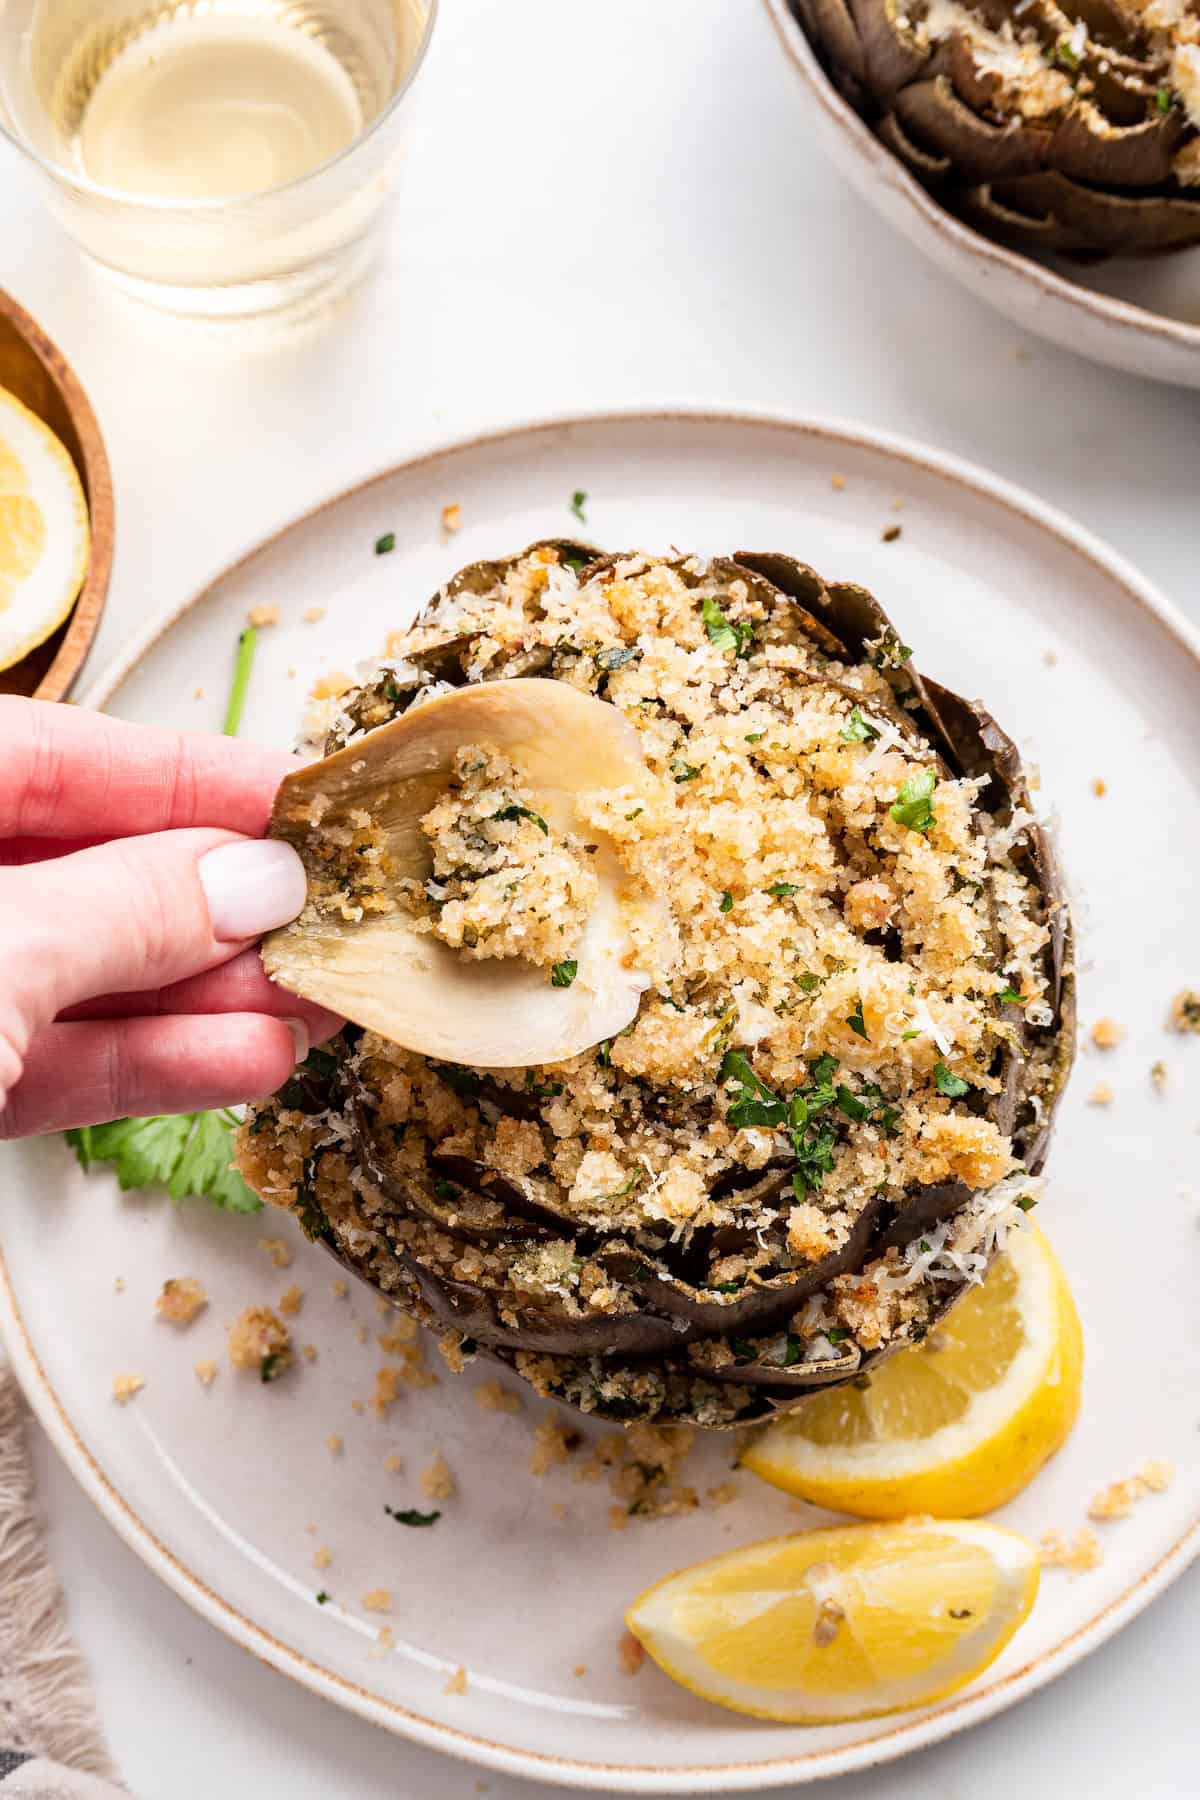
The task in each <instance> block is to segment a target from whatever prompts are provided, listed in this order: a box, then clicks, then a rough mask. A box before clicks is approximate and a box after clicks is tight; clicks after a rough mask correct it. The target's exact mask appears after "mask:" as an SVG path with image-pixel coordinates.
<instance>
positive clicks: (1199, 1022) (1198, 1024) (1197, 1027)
mask: <svg viewBox="0 0 1200 1800" xmlns="http://www.w3.org/2000/svg"><path fill="white" fill-rule="evenodd" d="M1171 1026H1172V1029H1173V1030H1175V1031H1200V994H1197V993H1194V992H1193V991H1192V989H1191V988H1184V989H1183V991H1182V992H1181V993H1178V994H1176V996H1175V998H1174V999H1173V1000H1172V1002H1171Z"/></svg>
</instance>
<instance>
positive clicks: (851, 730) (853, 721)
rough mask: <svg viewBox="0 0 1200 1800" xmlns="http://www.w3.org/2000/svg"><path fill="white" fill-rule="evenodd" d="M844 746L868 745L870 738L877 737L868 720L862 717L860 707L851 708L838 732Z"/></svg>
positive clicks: (876, 732)
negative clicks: (848, 715)
mask: <svg viewBox="0 0 1200 1800" xmlns="http://www.w3.org/2000/svg"><path fill="white" fill-rule="evenodd" d="M838 736H839V737H840V738H841V740H842V742H843V743H844V744H869V743H870V741H871V739H872V738H877V737H878V736H879V733H878V731H877V730H876V729H875V727H874V725H872V723H871V721H870V719H868V718H865V717H864V716H863V709H862V707H861V706H855V707H852V708H851V710H850V717H849V718H848V719H847V720H846V723H845V724H844V725H843V726H842V729H841V730H840V731H839V732H838Z"/></svg>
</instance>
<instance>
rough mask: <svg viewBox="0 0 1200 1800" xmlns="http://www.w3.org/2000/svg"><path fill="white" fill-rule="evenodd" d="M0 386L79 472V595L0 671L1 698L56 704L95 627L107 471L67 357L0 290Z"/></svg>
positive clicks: (103, 577) (107, 534)
mask: <svg viewBox="0 0 1200 1800" xmlns="http://www.w3.org/2000/svg"><path fill="white" fill-rule="evenodd" d="M0 387H4V388H7V389H8V391H9V393H10V394H15V395H16V397H17V399H18V400H21V401H23V402H24V404H25V405H26V406H27V407H29V409H30V411H31V412H35V413H36V414H37V415H38V417H39V418H40V419H44V420H45V422H46V424H47V425H49V427H50V429H51V431H53V432H54V433H55V434H56V435H57V436H58V437H59V438H61V439H62V442H63V443H64V444H65V446H66V448H67V452H68V454H69V455H70V458H71V461H72V462H73V463H74V464H75V467H76V468H77V469H78V471H79V479H80V481H82V483H83V491H84V493H85V494H86V496H87V502H88V511H89V512H90V514H91V522H92V548H91V555H90V556H89V558H88V566H87V573H86V575H85V576H84V580H83V586H82V588H81V589H80V590H79V598H78V599H77V600H76V602H75V605H74V607H73V608H72V610H71V611H70V612H69V613H68V615H67V617H66V618H65V619H64V620H63V622H62V624H61V625H60V626H59V627H58V630H57V631H55V632H53V633H52V634H51V635H50V637H48V638H47V639H46V642H45V643H44V644H39V645H38V647H37V649H36V650H31V651H30V653H29V655H28V656H25V657H22V659H21V661H20V662H19V663H14V664H13V666H12V668H11V669H0V694H31V695H33V697H34V698H35V699H37V700H62V699H63V698H64V697H65V696H66V695H67V694H68V693H69V692H70V690H71V687H72V685H73V683H74V681H75V677H76V676H77V675H78V673H79V671H80V669H81V668H82V667H83V663H84V659H85V657H86V656H87V653H88V651H89V650H90V649H91V646H92V639H93V638H94V637H95V635H96V631H97V629H98V627H99V624H100V615H101V614H102V613H103V611H104V601H105V598H106V596H107V594H108V583H109V577H110V576H111V574H112V560H113V491H112V473H111V471H110V469H109V466H108V456H107V454H106V452H105V449H104V440H103V438H102V437H101V436H100V427H99V425H98V424H97V423H96V415H95V413H94V412H93V411H92V409H91V406H90V404H89V402H88V397H87V395H86V394H85V393H84V391H83V389H82V387H81V386H80V384H79V380H78V377H77V376H76V374H75V372H74V370H73V369H72V368H71V365H70V363H68V361H67V359H66V357H65V356H64V355H63V353H62V351H61V350H59V349H58V348H57V346H56V345H54V344H52V343H51V342H50V339H49V338H48V337H47V336H46V334H45V332H44V331H42V330H41V328H40V326H38V325H36V324H35V323H34V321H33V320H32V319H31V318H30V316H29V314H28V313H27V312H25V311H24V309H23V308H22V307H19V306H18V305H17V303H16V301H15V300H12V299H10V298H9V296H8V295H7V294H6V293H5V292H4V291H3V289H0Z"/></svg>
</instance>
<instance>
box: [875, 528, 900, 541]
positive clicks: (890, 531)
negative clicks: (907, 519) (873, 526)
mask: <svg viewBox="0 0 1200 1800" xmlns="http://www.w3.org/2000/svg"><path fill="white" fill-rule="evenodd" d="M903 529H904V528H903V526H901V525H889V526H887V527H886V529H885V530H883V531H881V532H880V534H879V535H880V537H881V538H882V539H883V541H884V543H885V544H894V543H895V541H896V539H897V538H898V537H899V536H900V533H901V531H902V530H903Z"/></svg>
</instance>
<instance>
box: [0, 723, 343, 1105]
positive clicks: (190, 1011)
mask: <svg viewBox="0 0 1200 1800" xmlns="http://www.w3.org/2000/svg"><path fill="white" fill-rule="evenodd" d="M291 767H294V761H293V759H292V758H291V757H289V756H287V755H285V754H283V753H282V752H278V751H272V750H263V749H259V748H256V747H254V746H252V745H250V744H244V743H239V742H236V741H234V740H233V739H230V738H215V737H203V736H200V735H198V734H197V735H195V736H192V735H188V736H180V735H178V734H176V733H174V732H167V731H154V730H150V729H148V728H146V727H143V726H137V725H123V724H121V723H119V722H118V721H117V720H114V719H106V718H103V717H102V716H100V715H99V714H95V713H87V712H80V711H77V710H76V709H75V708H73V707H69V706H50V705H46V704H44V703H39V702H38V701H34V700H20V699H16V698H9V697H4V696H0V1138H6V1137H8V1138H11V1137H23V1136H29V1135H32V1134H33V1133H36V1132H43V1131H58V1130H61V1129H62V1128H64V1127H65V1126H68V1125H95V1124H99V1123H101V1122H103V1121H105V1120H107V1119H118V1118H127V1117H139V1116H141V1115H143V1114H147V1113H174V1112H194V1111H197V1110H198V1109H200V1108H203V1107H212V1106H224V1105H229V1104H231V1103H233V1102H235V1101H238V1100H246V1099H250V1098H256V1097H258V1096H260V1095H264V1094H269V1093H271V1092H273V1090H274V1089H275V1088H277V1087H278V1086H279V1085H280V1083H281V1082H283V1081H286V1079H287V1077H288V1075H289V1074H290V1073H291V1071H292V1069H293V1068H294V1067H295V1064H296V1062H297V1061H298V1060H299V1059H301V1058H303V1057H304V1056H306V1055H307V1053H308V1048H309V1045H310V1044H313V1043H320V1042H322V1041H323V1040H324V1039H325V1038H327V1037H329V1036H331V1035H332V1034H333V1032H334V1031H336V1030H337V1029H338V1027H339V1026H340V1024H341V1020H340V1019H337V1018H335V1017H334V1015H333V1014H331V1013H327V1012H324V1011H323V1010H322V1009H321V1008H320V1007H316V1006H309V1005H308V1004H307V1002H305V1001H303V1000H297V999H296V998H295V997H294V996H293V995H291V994H286V993H284V992H283V991H282V989H279V988H275V987H273V986H272V984H271V983H270V982H269V981H268V980H267V977H266V976H265V974H264V973H263V969H262V964H261V963H260V961H259V957H258V952H257V950H255V949H253V948H252V945H253V944H254V942H255V940H256V939H257V938H259V937H260V936H261V935H262V933H263V932H264V931H269V930H270V929H271V928H272V927H273V926H276V925H283V924H286V923H287V921H288V920H289V919H293V918H295V916H296V914H297V913H298V912H299V911H300V908H301V906H302V905H303V904H304V871H303V868H302V866H301V863H300V859H299V857H298V856H297V855H296V853H295V851H294V850H292V849H291V847H290V846H289V845H287V844H283V843H279V842H276V841H274V840H264V839H263V838H262V836H261V834H262V833H263V832H264V831H265V829H266V825H267V820H268V817H269V815H270V810H271V801H272V798H273V796H274V793H275V790H276V788H277V787H278V785H279V782H280V780H281V779H282V777H283V776H284V775H285V774H286V773H287V771H288V769H289V768H291Z"/></svg>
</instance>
